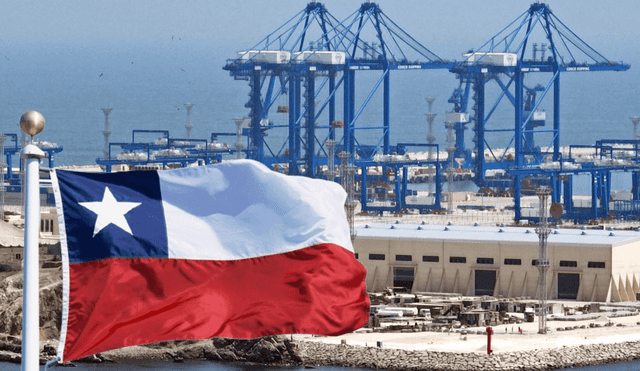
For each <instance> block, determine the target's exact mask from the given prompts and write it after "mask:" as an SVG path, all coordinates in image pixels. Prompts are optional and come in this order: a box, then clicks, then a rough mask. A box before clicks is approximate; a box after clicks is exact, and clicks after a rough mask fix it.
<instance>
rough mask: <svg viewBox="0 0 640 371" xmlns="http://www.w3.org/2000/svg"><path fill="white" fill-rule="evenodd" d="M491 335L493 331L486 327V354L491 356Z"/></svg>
mask: <svg viewBox="0 0 640 371" xmlns="http://www.w3.org/2000/svg"><path fill="white" fill-rule="evenodd" d="M492 333H493V329H492V328H491V327H487V354H491V353H492V352H493V351H492V350H491V334H492Z"/></svg>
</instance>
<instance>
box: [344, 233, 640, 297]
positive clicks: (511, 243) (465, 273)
mask: <svg viewBox="0 0 640 371" xmlns="http://www.w3.org/2000/svg"><path fill="white" fill-rule="evenodd" d="M356 233H357V237H356V239H355V242H354V248H355V252H356V257H357V259H358V260H359V261H360V262H361V263H362V264H363V265H364V266H365V267H366V268H367V278H366V283H367V288H368V290H369V291H373V292H375V291H382V290H384V289H386V288H387V287H398V286H404V287H406V288H407V289H408V290H410V292H414V293H415V292H443V293H459V294H462V295H492V296H504V297H530V298H537V288H538V267H537V265H536V259H538V254H539V253H538V251H539V238H538V235H537V234H536V232H535V227H529V228H524V227H486V226H454V225H447V226H444V225H428V224H403V223H398V222H396V223H394V224H369V225H364V226H359V227H357V228H356ZM547 245H548V257H549V268H548V272H547V277H546V281H547V284H548V288H547V292H548V298H549V299H573V300H579V301H599V302H616V301H629V300H636V294H638V292H640V285H639V283H640V231H635V230H631V231H621V230H615V231H614V230H603V229H553V230H552V231H551V234H550V235H549V237H548V244H547Z"/></svg>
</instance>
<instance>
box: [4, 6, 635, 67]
mask: <svg viewBox="0 0 640 371" xmlns="http://www.w3.org/2000/svg"><path fill="white" fill-rule="evenodd" d="M323 3H324V4H325V6H326V8H327V10H328V11H329V12H330V13H331V14H333V15H334V16H335V17H336V18H337V19H344V18H345V17H346V16H347V15H349V14H351V13H352V12H354V11H356V10H357V9H358V8H359V6H360V4H361V2H360V1H344V0H328V1H324V2H323ZM531 3H532V1H523V0H516V1H513V0H489V1H482V2H481V1H475V0H457V1H429V0H426V1H425V0H402V1H397V0H383V1H378V4H379V5H380V7H381V9H382V10H383V11H384V12H385V13H386V14H387V15H388V16H389V17H390V18H391V19H393V20H394V21H395V22H396V23H398V24H399V25H401V26H402V27H403V28H404V29H405V30H406V31H407V32H409V34H411V35H412V36H414V37H415V38H416V39H417V40H418V41H420V42H421V43H422V44H423V45H426V46H427V47H430V48H433V49H434V51H435V52H436V54H444V57H447V58H450V59H451V58H455V57H457V55H456V54H457V53H456V50H457V49H453V50H449V48H447V47H446V45H447V44H451V43H453V44H460V45H466V48H471V47H474V46H476V45H479V44H480V43H482V42H484V41H486V40H487V39H488V38H489V37H490V36H491V35H493V34H494V33H496V32H497V31H498V30H499V29H500V28H502V27H503V26H505V25H506V24H507V23H508V22H509V21H511V20H513V19H514V18H516V16H518V15H519V14H521V13H522V12H524V11H525V10H527V9H528V7H529V5H530V4H531ZM547 3H548V4H549V6H550V7H551V10H552V11H553V12H554V14H555V15H556V16H558V17H559V18H560V19H561V20H562V21H563V22H564V23H565V24H567V25H568V26H569V27H570V28H571V29H572V30H573V31H575V32H576V33H577V34H578V35H580V36H581V37H582V38H583V39H584V40H586V41H587V42H590V43H593V44H595V45H596V46H597V47H596V49H598V50H601V49H602V50H603V52H605V54H606V53H609V52H611V53H613V52H619V54H621V55H620V56H619V58H624V57H628V58H631V54H627V53H628V52H630V51H631V50H634V49H636V48H638V46H639V45H640V37H638V36H640V29H639V28H638V27H637V20H638V16H639V15H640V10H638V7H637V4H636V3H635V2H634V1H631V0H627V1H616V2H610V3H608V4H604V3H603V2H602V1H595V0H584V1H580V2H575V1H566V0H551V1H549V2H547ZM306 4H307V2H306V1H300V0H271V1H248V0H238V1H215V0H213V1H211V0H191V1H166V0H157V1H153V0H136V1H126V0H112V1H96V0H66V1H62V2H60V1H53V2H52V1H32V0H26V1H15V2H7V3H6V4H4V5H3V12H2V13H1V14H0V40H2V44H5V46H11V45H16V44H18V45H19V44H35V45H39V44H48V45H55V46H62V45H66V44H75V45H81V46H89V45H108V46H112V47H117V46H124V45H144V44H163V43H169V42H171V41H174V42H176V41H177V39H180V41H183V42H185V43H195V44H198V45H200V46H202V47H203V48H206V47H208V46H211V45H216V44H230V45H234V44H235V45H238V46H239V47H240V48H242V46H241V45H249V44H251V43H252V42H255V41H258V40H259V39H260V38H261V37H262V36H264V35H266V34H268V33H269V32H270V31H272V30H273V29H275V28H276V27H277V26H279V25H280V24H282V23H284V21H285V20H286V19H288V18H289V17H291V16H293V15H294V14H296V13H297V12H298V11H300V10H301V9H303V8H304V7H305V6H306ZM449 54H450V55H449ZM636 55H637V54H636ZM636 58H638V57H636Z"/></svg>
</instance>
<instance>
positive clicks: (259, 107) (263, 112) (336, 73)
mask: <svg viewBox="0 0 640 371" xmlns="http://www.w3.org/2000/svg"><path fill="white" fill-rule="evenodd" d="M312 25H317V26H318V27H316V28H319V31H317V32H316V35H317V36H316V38H315V39H310V35H311V34H312V33H311V32H310V31H311V26H312ZM308 40H311V41H308ZM452 66H453V63H451V62H447V61H444V60H443V59H441V58H440V57H438V56H437V55H436V54H434V53H433V52H431V51H430V50H429V49H427V48H426V47H424V46H423V45H422V44H420V43H419V42H418V41H416V40H415V39H414V38H412V37H411V36H410V35H409V34H408V33H406V32H405V31H404V30H403V29H402V28H401V27H400V26H398V25H397V24H396V23H395V22H393V21H392V20H391V19H390V18H389V17H387V16H386V15H385V14H384V13H383V12H382V10H381V9H380V7H379V6H378V5H377V4H375V3H370V2H367V3H364V4H362V5H361V7H360V8H359V9H358V10H357V11H355V12H354V13H352V14H351V15H350V16H348V17H347V18H346V19H344V20H342V21H338V20H337V19H336V18H335V17H333V16H331V15H330V13H329V12H328V11H327V10H326V8H325V7H324V5H322V4H321V3H317V2H312V3H309V4H308V5H307V7H306V8H305V9H304V10H303V11H301V12H300V13H298V15H296V16H294V17H293V18H292V19H290V20H289V21H288V22H287V23H285V25H283V26H281V27H279V28H278V29H277V30H276V31H274V32H272V33H271V34H269V35H268V36H267V37H265V38H264V39H263V40H262V41H261V42H260V43H258V44H256V45H255V46H254V47H252V48H251V49H250V50H247V51H244V52H241V53H239V55H238V57H236V58H234V59H231V60H229V61H228V63H227V64H226V65H225V66H224V69H225V70H228V71H229V72H230V74H231V75H232V76H234V78H236V79H244V80H248V81H249V87H250V93H249V96H250V98H249V102H248V103H247V107H248V108H249V110H250V112H249V117H250V127H249V128H248V130H247V131H248V132H249V133H250V134H249V143H248V146H247V154H248V156H249V157H251V158H253V159H256V160H259V161H261V162H263V163H266V164H275V163H281V164H286V165H287V166H288V172H289V174H305V175H307V176H311V177H315V176H321V174H319V173H318V167H319V166H321V165H326V164H327V156H329V155H333V154H328V153H327V149H326V146H325V142H326V141H327V140H335V141H337V142H338V145H337V146H336V148H337V150H338V151H344V152H347V153H350V154H353V155H354V159H356V160H357V159H361V160H363V161H370V160H371V159H372V158H373V156H374V155H375V154H389V153H391V152H392V151H393V150H394V148H393V147H392V145H391V142H390V126H391V97H390V86H391V71H395V70H424V69H434V68H443V69H448V68H451V67H452ZM361 71H369V72H370V71H374V72H375V71H378V72H379V73H380V76H379V78H378V79H377V81H376V82H375V84H374V86H373V88H372V90H371V91H370V92H369V93H367V94H366V96H365V98H364V100H363V101H362V102H357V100H356V91H357V90H356V78H357V77H356V75H357V73H358V72H361ZM380 89H381V90H382V100H383V101H382V105H381V106H382V115H383V117H382V118H381V120H380V122H379V123H377V124H376V123H373V124H372V123H367V124H360V123H359V121H358V119H359V118H360V117H361V115H362V113H363V111H364V110H365V108H366V107H367V105H368V104H369V103H370V102H371V101H372V99H373V98H374V95H375V93H376V92H377V91H379V90H380ZM285 93H286V94H287V95H288V106H287V107H286V111H287V113H288V125H277V124H276V123H274V122H273V120H270V119H269V114H270V111H272V110H273V108H274V106H276V104H275V101H276V100H277V97H278V96H280V95H283V94H285ZM339 98H341V99H342V119H341V120H340V119H338V117H339V113H338V110H339V107H337V106H336V104H337V101H338V99H339ZM358 104H359V105H358ZM280 108H281V107H280V106H278V110H280ZM279 127H283V128H284V129H286V130H287V132H286V134H285V135H284V137H285V141H284V143H282V144H280V145H274V141H273V140H267V138H266V136H267V134H268V133H269V132H270V131H271V132H274V131H275V130H274V129H277V128H279ZM363 130H366V131H367V132H368V133H372V132H375V133H379V134H380V135H379V136H377V138H378V139H376V140H374V142H372V143H365V141H364V140H362V138H361V137H359V136H358V135H357V134H358V132H361V131H363ZM273 137H277V135H274V136H273ZM280 137H282V135H281V136H280Z"/></svg>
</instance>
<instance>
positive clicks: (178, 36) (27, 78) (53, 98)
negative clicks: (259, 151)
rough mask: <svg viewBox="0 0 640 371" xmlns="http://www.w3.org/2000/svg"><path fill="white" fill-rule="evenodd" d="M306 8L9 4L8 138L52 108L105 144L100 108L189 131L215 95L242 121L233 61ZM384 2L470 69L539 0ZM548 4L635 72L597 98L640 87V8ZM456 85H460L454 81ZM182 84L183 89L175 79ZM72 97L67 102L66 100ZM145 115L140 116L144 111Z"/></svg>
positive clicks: (339, 4) (3, 97)
mask: <svg viewBox="0 0 640 371" xmlns="http://www.w3.org/2000/svg"><path fill="white" fill-rule="evenodd" d="M307 3H308V2H307V1H301V0H270V1H248V0H236V1H216V0H188V1H173V0H169V1H168V0H136V1H129V0H111V1H96V0H65V1H44V0H35V1H33V0H24V1H10V2H6V3H4V4H3V9H2V12H0V125H1V126H0V130H3V131H5V132H7V131H9V132H15V131H16V130H15V129H14V127H13V126H12V127H10V128H9V129H7V127H8V125H15V122H16V121H17V120H18V119H19V117H20V115H21V114H22V112H25V111H26V110H31V109H35V110H39V109H40V108H39V107H41V106H44V107H45V108H46V110H48V112H43V113H46V114H45V118H47V119H49V118H51V119H52V120H57V121H64V120H67V119H69V120H70V116H77V117H80V118H81V119H82V122H88V121H95V122H96V123H97V124H98V125H96V127H94V128H93V129H92V130H95V136H96V137H98V136H100V135H101V134H100V130H102V128H101V127H98V126H99V125H102V123H103V115H102V112H100V107H103V106H106V105H110V106H115V107H116V109H114V111H113V113H112V115H114V116H113V117H114V120H115V121H118V120H121V121H124V120H126V116H127V113H136V115H148V116H149V119H150V120H157V119H158V116H154V115H160V114H162V115H178V114H179V115H182V116H175V120H176V121H177V120H180V121H181V122H184V116H183V115H184V110H182V111H179V110H177V108H180V107H181V106H182V104H183V103H186V102H187V101H189V100H191V99H192V98H190V97H189V94H192V95H193V96H195V95H198V96H199V97H204V98H203V100H204V102H196V108H194V115H198V114H203V115H204V114H205V113H206V114H207V115H209V116H212V114H211V112H207V111H205V110H204V109H203V106H205V105H206V106H210V107H212V108H211V110H223V108H224V109H228V110H230V111H231V110H233V112H229V113H224V120H227V121H228V122H229V123H231V119H232V118H233V117H235V116H236V115H238V116H239V115H246V114H247V113H248V112H247V111H246V109H245V108H244V107H243V105H244V102H245V101H246V94H247V86H246V84H240V83H238V82H235V81H233V79H232V78H231V77H229V75H228V73H227V72H226V71H223V70H222V67H223V66H224V64H225V61H226V60H227V59H229V58H233V57H234V56H235V53H236V52H238V51H240V50H246V49H247V48H249V47H251V46H252V45H253V44H255V43H257V42H258V41H260V40H261V39H262V38H263V37H264V36H266V35H267V34H269V33H270V32H272V31H273V30H275V29H276V28H277V27H279V26H280V25H281V24H283V23H285V22H286V21H287V20H289V19H290V18H291V17H293V16H294V15H295V14H297V13H298V12H300V11H301V10H302V9H304V8H305V7H306V5H307ZM322 3H323V4H324V5H325V7H326V8H327V10H328V11H329V12H330V13H331V14H332V15H333V16H334V17H335V18H337V19H338V20H342V19H344V18H346V17H348V16H349V15H351V14H352V13H353V12H355V11H357V10H358V8H359V7H360V5H361V3H362V2H361V1H345V0H327V1H323V2H322ZM377 3H378V4H379V5H380V8H381V9H382V11H383V12H384V13H385V14H386V15H387V16H388V17H389V18H390V19H392V20H393V21H394V22H395V23H397V24H398V25H400V26H401V27H402V28H403V29H404V30H405V31H406V32H407V33H409V34H410V35H411V36H412V37H413V38H415V39H416V40H417V41H418V42H420V43H421V44H422V45H424V46H426V47H427V48H429V49H430V50H431V51H432V52H434V53H435V54H437V55H438V56H439V57H441V58H443V59H448V60H455V59H457V60H460V59H461V54H462V53H463V52H465V51H467V50H469V49H473V48H477V47H479V46H480V45H481V44H483V43H484V42H485V41H487V40H488V39H490V38H491V36H493V35H494V34H496V33H497V32H498V31H500V30H501V29H502V28H503V27H505V26H506V25H507V24H509V22H511V21H512V20H514V19H515V18H516V17H518V16H519V15H521V14H522V13H523V12H525V11H526V10H527V9H528V8H529V6H530V5H531V3H532V1H523V0H487V1H477V0H456V1H431V0H380V1H378V2H377ZM547 4H549V6H550V8H551V10H552V11H553V13H554V14H555V15H556V16H557V17H558V18H559V19H560V20H562V22H563V23H564V24H566V25H567V26H568V27H569V28H570V29H571V30H572V31H574V32H575V33H576V34H577V35H579V36H580V37H581V38H582V39H583V40H585V41H586V42H587V43H588V44H589V45H591V46H592V47H593V48H594V49H596V50H597V51H598V52H600V53H601V54H603V55H604V56H605V57H607V58H608V59H610V60H614V61H624V62H625V63H629V64H631V72H626V73H625V75H616V74H609V75H608V76H614V77H611V78H610V77H605V78H604V80H602V79H600V80H599V79H598V78H592V77H586V78H585V79H586V80H587V81H589V79H595V80H594V83H593V84H592V86H593V87H594V89H599V88H602V90H603V91H615V89H617V87H618V85H624V88H625V89H628V88H629V87H635V86H638V85H639V84H640V73H638V72H637V71H635V69H636V68H638V66H640V27H638V19H639V18H640V17H639V16H640V7H638V6H637V4H636V2H634V1H631V0H624V1H616V2H610V3H608V4H605V3H604V2H602V1H595V0H584V1H579V2H575V1H567V0H550V1H548V2H547ZM115 71H118V73H121V76H119V80H117V81H115V80H114V81H113V83H112V84H111V85H108V84H105V83H104V81H106V79H107V78H109V75H110V74H113V73H114V72H115ZM123 71H124V72H123ZM446 74H447V73H446V72H445V75H446ZM449 75H450V74H449ZM582 75H593V74H582ZM447 78H448V79H449V80H451V86H454V85H455V79H454V78H453V77H451V76H447ZM178 79H183V80H184V82H180V83H177V82H175V81H177V80H178ZM606 79H611V81H613V82H612V84H613V86H604V87H601V86H599V84H601V83H602V81H607V80H606ZM174 80H175V81H174ZM567 80H570V78H569V79H567ZM567 80H564V81H567ZM123 81H124V82H125V83H123ZM570 83H571V82H570V81H569V85H570ZM100 84H102V85H100ZM154 84H155V85H154ZM172 84H173V85H172ZM212 85H216V86H217V88H218V90H217V91H220V90H219V89H222V91H224V93H223V94H222V95H224V96H226V99H227V100H222V99H221V98H220V97H218V96H216V95H217V94H219V93H215V94H214V93H211V92H208V91H207V89H208V87H210V86H212ZM114 86H117V87H114ZM148 86H152V87H153V88H151V89H149V88H148ZM187 86H188V87H189V88H187ZM563 86H566V85H563ZM163 87H166V89H175V90H176V98H175V101H168V99H167V98H165V97H164V96H161V94H159V93H158V92H154V91H153V90H154V89H155V90H160V89H163ZM117 89H129V90H131V91H140V92H143V93H141V94H139V97H138V98H136V99H138V100H139V101H136V99H129V98H124V97H123V96H122V94H120V95H119V94H117V92H116V90H117ZM145 89H146V90H147V91H145ZM180 89H183V90H184V91H185V93H184V95H179V94H178V92H179V91H181V90H180ZM225 89H227V90H225ZM442 90H443V93H442V94H443V95H445V94H447V95H449V94H450V92H451V87H450V86H448V85H447V86H446V87H445V88H443V89H442ZM445 91H446V92H445ZM181 94H182V93H181ZM418 94H423V93H422V92H419V93H418ZM61 96H65V97H66V98H67V99H65V100H62V99H61V98H60V97H61ZM565 96H566V95H565ZM420 99H421V100H423V98H420ZM610 99H615V100H624V104H625V105H624V107H625V108H624V111H625V112H621V113H620V120H622V119H624V120H626V121H628V117H629V115H630V114H632V113H636V114H638V115H640V107H637V105H638V103H637V97H636V95H631V96H629V95H628V94H627V95H624V96H620V97H618V96H615V95H614V96H613V98H610ZM165 100H166V101H165ZM149 101H158V102H160V103H158V105H160V104H162V108H161V109H159V108H158V107H151V106H149V107H147V108H136V104H137V105H138V107H142V106H143V103H145V102H149ZM229 101H234V102H236V101H237V105H236V106H233V107H222V106H226V105H228V103H227V102H229ZM74 102H75V103H74ZM78 102H81V103H78ZM47 104H49V105H52V106H55V107H53V108H52V107H47ZM79 105H82V106H87V107H79ZM436 105H440V106H438V110H440V111H444V110H445V105H446V97H445V96H442V97H439V98H438V101H437V102H436ZM634 105H635V106H634ZM174 107H175V108H174ZM136 109H138V110H141V112H134V110H136ZM165 109H166V111H162V110H165ZM634 109H635V111H634ZM144 110H146V111H144ZM171 110H173V112H170V111H171ZM421 110H422V111H424V110H425V109H423V108H421ZM156 111H159V112H160V111H162V112H160V113H157V112H156ZM422 111H421V112H419V113H418V114H417V116H418V119H420V120H424V115H423V113H424V112H422ZM442 113H444V112H442ZM118 115H122V116H120V117H118ZM129 116H132V117H133V116H134V115H132V114H130V115H129ZM172 119H173V118H172ZM616 119H618V118H616ZM195 120H196V121H198V120H200V122H203V121H204V120H208V118H204V117H198V116H195ZM47 122H49V121H47ZM134 124H135V123H131V124H129V126H131V125H134ZM182 125H184V124H182ZM625 125H627V123H625ZM230 126H233V125H231V124H230ZM196 129H199V128H196ZM230 129H233V128H232V127H230ZM45 130H47V129H45ZM230 131H232V130H230ZM123 136H124V135H123V134H122V135H120V138H118V139H122V137H123ZM98 147H101V145H99V146H98Z"/></svg>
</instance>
